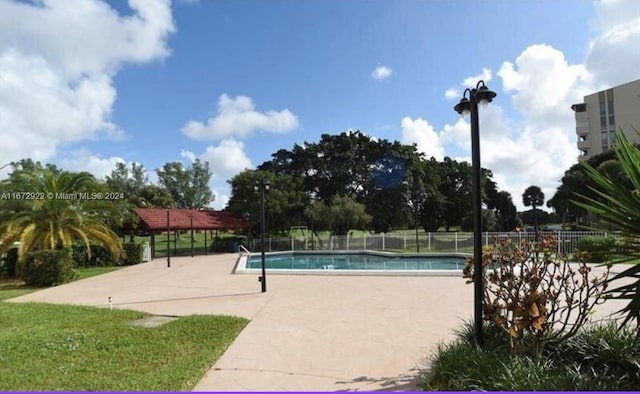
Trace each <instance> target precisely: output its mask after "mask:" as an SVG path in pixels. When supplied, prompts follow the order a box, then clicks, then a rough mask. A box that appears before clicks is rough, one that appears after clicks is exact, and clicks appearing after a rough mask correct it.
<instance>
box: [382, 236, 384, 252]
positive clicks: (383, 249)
mask: <svg viewBox="0 0 640 394" xmlns="http://www.w3.org/2000/svg"><path fill="white" fill-rule="evenodd" d="M382 250H384V233H382Z"/></svg>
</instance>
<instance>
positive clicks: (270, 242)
mask: <svg viewBox="0 0 640 394" xmlns="http://www.w3.org/2000/svg"><path fill="white" fill-rule="evenodd" d="M271 239H272V238H271V237H269V252H271V251H272V249H271Z"/></svg>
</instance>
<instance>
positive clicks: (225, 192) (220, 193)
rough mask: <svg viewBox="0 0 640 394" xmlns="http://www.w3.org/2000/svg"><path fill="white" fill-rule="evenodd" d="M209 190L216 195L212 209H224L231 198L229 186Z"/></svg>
mask: <svg viewBox="0 0 640 394" xmlns="http://www.w3.org/2000/svg"><path fill="white" fill-rule="evenodd" d="M211 191H212V192H213V195H214V196H216V198H215V200H214V201H213V204H212V207H213V209H217V210H222V209H224V208H225V207H226V206H227V203H228V202H229V198H231V197H230V194H231V189H230V188H229V187H224V188H220V189H212V190H211Z"/></svg>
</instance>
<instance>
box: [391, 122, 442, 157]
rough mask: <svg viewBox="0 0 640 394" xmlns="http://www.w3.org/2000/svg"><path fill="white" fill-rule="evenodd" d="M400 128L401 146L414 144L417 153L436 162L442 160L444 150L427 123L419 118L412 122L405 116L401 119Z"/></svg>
mask: <svg viewBox="0 0 640 394" xmlns="http://www.w3.org/2000/svg"><path fill="white" fill-rule="evenodd" d="M400 126H401V128H402V143H403V144H414V143H415V144H416V145H417V147H418V151H420V152H423V153H424V154H425V155H426V157H428V158H430V157H435V158H436V160H442V159H443V158H444V148H443V146H442V145H441V143H440V141H439V138H438V133H436V131H435V130H434V129H433V126H431V125H430V124H429V122H427V121H426V120H424V119H421V118H417V119H415V120H413V119H411V118H410V117H408V116H406V117H404V118H402V122H401V124H400Z"/></svg>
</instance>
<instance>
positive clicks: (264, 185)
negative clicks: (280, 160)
mask: <svg viewBox="0 0 640 394" xmlns="http://www.w3.org/2000/svg"><path fill="white" fill-rule="evenodd" d="M269 187H271V184H270V183H269V181H266V180H264V179H262V180H260V181H258V182H256V183H255V184H254V185H253V190H255V191H260V201H261V204H260V205H261V219H260V239H261V247H260V249H261V251H262V252H261V257H262V276H261V277H260V278H258V280H259V281H260V285H261V289H262V292H263V293H265V292H266V291H267V271H266V268H265V259H264V232H265V214H264V192H265V191H266V190H269Z"/></svg>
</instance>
